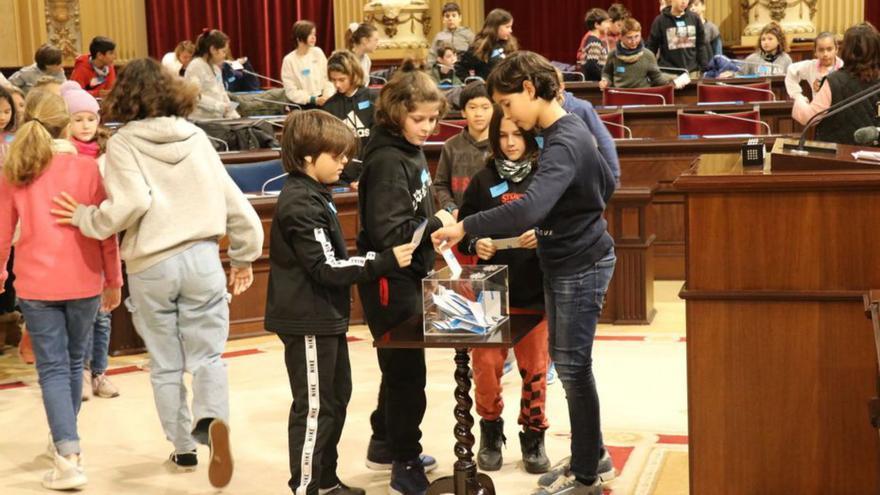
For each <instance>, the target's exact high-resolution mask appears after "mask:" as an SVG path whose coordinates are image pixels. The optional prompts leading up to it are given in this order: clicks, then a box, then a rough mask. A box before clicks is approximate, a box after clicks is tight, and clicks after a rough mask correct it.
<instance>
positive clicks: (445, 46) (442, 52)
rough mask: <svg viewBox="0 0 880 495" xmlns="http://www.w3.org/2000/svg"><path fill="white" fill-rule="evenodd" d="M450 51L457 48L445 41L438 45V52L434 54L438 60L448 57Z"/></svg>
mask: <svg viewBox="0 0 880 495" xmlns="http://www.w3.org/2000/svg"><path fill="white" fill-rule="evenodd" d="M448 50H452V51H455V47H454V46H452V45H451V44H450V43H449V42H445V41H444V42H443V43H440V44H439V45H437V50H436V51H435V52H434V54H435V55H437V58H443V57H445V56H446V52H447V51H448ZM456 53H458V52H456Z"/></svg>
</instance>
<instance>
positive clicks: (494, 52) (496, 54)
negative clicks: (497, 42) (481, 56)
mask: <svg viewBox="0 0 880 495" xmlns="http://www.w3.org/2000/svg"><path fill="white" fill-rule="evenodd" d="M503 56H504V48H496V49H494V50H492V56H491V57H489V58H495V57H503Z"/></svg>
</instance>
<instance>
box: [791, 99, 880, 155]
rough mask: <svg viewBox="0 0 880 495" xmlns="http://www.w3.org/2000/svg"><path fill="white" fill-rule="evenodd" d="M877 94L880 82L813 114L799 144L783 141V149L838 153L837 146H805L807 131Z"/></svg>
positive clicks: (802, 151)
mask: <svg viewBox="0 0 880 495" xmlns="http://www.w3.org/2000/svg"><path fill="white" fill-rule="evenodd" d="M876 94H880V83H877V84H874V85H873V86H870V87H868V88H866V89H863V90H862V91H859V92H858V93H856V94H854V95H852V96H850V97H848V98H844V99H843V100H841V101H839V102H837V103H835V104H834V105H831V106H830V107H828V108H826V109H825V110H822V111H821V112H819V113H817V114H816V115H813V116H812V117H811V118H810V120H808V121H807V123H806V125H804V130H803V131H801V137H800V139H798V142H797V144H796V145H794V144H793V143H791V142H783V149H789V150H791V151H792V152H793V153H798V154H804V155H805V154H808V153H809V152H810V151H819V152H825V153H836V152H837V146H824V147H820V146H810V147H809V149H807V148H808V147H806V146H805V143H806V140H807V132H809V130H810V129H811V128H812V127H814V126H816V125H817V124H818V123H819V122H821V121H822V120H823V119H825V118H827V117H830V116H832V115H835V114H838V113H840V112H842V111H844V110H846V109H847V108H849V107H851V106H853V105H856V104H858V103H861V102H863V101H865V100H867V99H868V98H871V97H872V96H874V95H876Z"/></svg>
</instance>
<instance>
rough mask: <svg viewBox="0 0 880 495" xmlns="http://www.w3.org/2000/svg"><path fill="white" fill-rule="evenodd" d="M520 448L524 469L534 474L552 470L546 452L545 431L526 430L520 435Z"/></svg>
mask: <svg viewBox="0 0 880 495" xmlns="http://www.w3.org/2000/svg"><path fill="white" fill-rule="evenodd" d="M519 446H520V449H522V460H523V467H524V468H525V470H526V472H529V473H532V474H538V473H546V472H547V470H548V469H550V459H548V458H547V452H546V451H545V450H544V431H543V430H542V431H535V430H533V429H531V428H526V431H523V432H521V433H520V434H519Z"/></svg>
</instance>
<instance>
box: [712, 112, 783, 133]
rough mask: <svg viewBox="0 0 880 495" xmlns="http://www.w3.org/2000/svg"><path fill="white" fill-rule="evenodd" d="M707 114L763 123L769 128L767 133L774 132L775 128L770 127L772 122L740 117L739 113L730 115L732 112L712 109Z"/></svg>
mask: <svg viewBox="0 0 880 495" xmlns="http://www.w3.org/2000/svg"><path fill="white" fill-rule="evenodd" d="M706 115H715V116H718V117H724V118H725V119H732V120H739V121H742V122H751V123H753V124H761V125H763V126H764V127H766V128H767V134H773V129H771V128H770V124H768V123H766V122H764V121H763V120H758V119H747V118H745V117H740V116H738V115H730V114H726V113H718V112H713V111H711V110H710V111H708V112H706Z"/></svg>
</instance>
